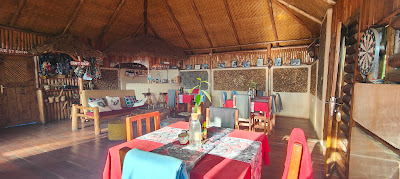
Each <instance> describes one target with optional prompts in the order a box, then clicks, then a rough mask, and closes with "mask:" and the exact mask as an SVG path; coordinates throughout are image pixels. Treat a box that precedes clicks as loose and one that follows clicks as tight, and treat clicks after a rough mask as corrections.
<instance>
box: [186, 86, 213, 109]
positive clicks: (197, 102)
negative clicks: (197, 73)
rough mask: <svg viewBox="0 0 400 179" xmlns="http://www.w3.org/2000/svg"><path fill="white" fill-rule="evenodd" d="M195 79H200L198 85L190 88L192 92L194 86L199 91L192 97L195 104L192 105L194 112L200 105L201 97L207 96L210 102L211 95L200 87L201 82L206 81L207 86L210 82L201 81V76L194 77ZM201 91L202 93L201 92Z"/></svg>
mask: <svg viewBox="0 0 400 179" xmlns="http://www.w3.org/2000/svg"><path fill="white" fill-rule="evenodd" d="M196 79H197V80H199V81H200V83H199V85H196V86H195V87H193V88H192V89H191V90H190V93H192V92H193V90H194V89H196V88H198V89H199V93H198V94H197V95H196V96H195V97H194V102H195V105H194V112H195V113H196V112H197V108H198V107H199V106H200V103H201V99H202V98H203V97H204V96H207V98H208V100H210V102H211V96H210V94H208V92H207V91H205V90H202V89H201V84H203V83H206V84H207V85H208V86H211V85H210V83H208V81H205V80H204V81H203V80H201V78H196ZM202 93H203V94H202Z"/></svg>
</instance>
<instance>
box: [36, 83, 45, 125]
mask: <svg viewBox="0 0 400 179" xmlns="http://www.w3.org/2000/svg"><path fill="white" fill-rule="evenodd" d="M36 96H37V102H38V109H39V119H40V122H41V123H42V124H46V119H45V117H44V101H43V91H42V90H37V91H36Z"/></svg>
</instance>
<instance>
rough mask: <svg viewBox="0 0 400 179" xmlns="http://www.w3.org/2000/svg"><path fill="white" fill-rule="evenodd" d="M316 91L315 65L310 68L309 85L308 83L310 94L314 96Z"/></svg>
mask: <svg viewBox="0 0 400 179" xmlns="http://www.w3.org/2000/svg"><path fill="white" fill-rule="evenodd" d="M316 91H317V63H314V64H312V66H311V83H310V93H311V94H313V95H314V96H315V93H316Z"/></svg>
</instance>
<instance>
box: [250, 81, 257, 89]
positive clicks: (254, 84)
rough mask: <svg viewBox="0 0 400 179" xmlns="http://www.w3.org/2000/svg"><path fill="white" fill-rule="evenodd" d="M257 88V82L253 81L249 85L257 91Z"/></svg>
mask: <svg viewBox="0 0 400 179" xmlns="http://www.w3.org/2000/svg"><path fill="white" fill-rule="evenodd" d="M256 87H257V82H255V81H251V82H250V84H249V88H252V89H256Z"/></svg>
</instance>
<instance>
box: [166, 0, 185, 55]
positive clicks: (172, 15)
mask: <svg viewBox="0 0 400 179" xmlns="http://www.w3.org/2000/svg"><path fill="white" fill-rule="evenodd" d="M162 1H163V3H164V6H165V8H167V10H168V12H169V14H170V15H171V17H172V20H173V21H174V23H175V25H176V27H177V28H178V31H179V33H180V34H181V36H182V38H183V40H184V41H185V44H186V46H188V48H189V49H191V48H192V47H191V46H190V44H189V41H188V40H187V39H186V36H185V34H184V33H183V30H182V28H181V26H180V25H179V22H178V20H176V16H175V14H174V13H173V12H172V9H171V7H170V6H169V4H168V2H167V0H162ZM189 51H190V50H189Z"/></svg>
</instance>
